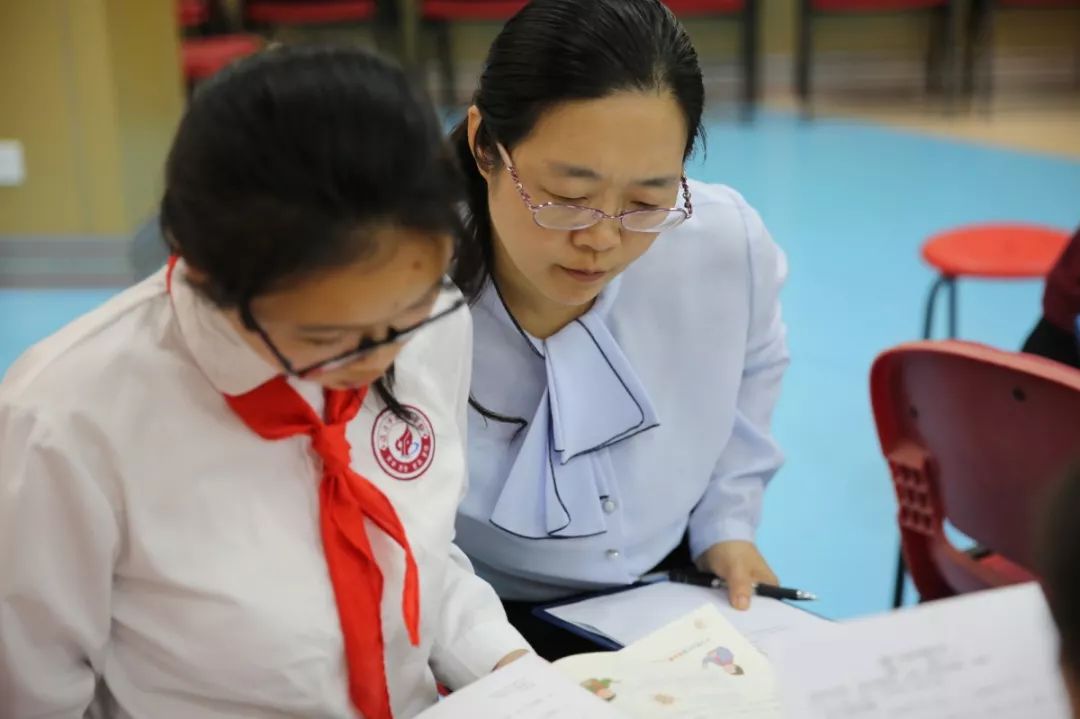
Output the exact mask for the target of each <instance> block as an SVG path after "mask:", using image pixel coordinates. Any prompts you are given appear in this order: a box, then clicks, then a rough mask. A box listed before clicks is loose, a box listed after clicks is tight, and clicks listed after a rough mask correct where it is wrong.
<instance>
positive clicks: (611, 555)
mask: <svg viewBox="0 0 1080 719" xmlns="http://www.w3.org/2000/svg"><path fill="white" fill-rule="evenodd" d="M605 554H606V555H607V558H608V559H618V558H619V557H621V556H622V554H621V553H620V552H619V550H618V549H609V550H607V551H606V552H605Z"/></svg>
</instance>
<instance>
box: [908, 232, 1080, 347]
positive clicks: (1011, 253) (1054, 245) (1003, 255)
mask: <svg viewBox="0 0 1080 719" xmlns="http://www.w3.org/2000/svg"><path fill="white" fill-rule="evenodd" d="M1068 242H1069V233H1068V232H1066V231H1065V230H1060V229H1057V228H1053V227H1044V226H1041V225H1028V224H1018V223H1001V224H984V225H965V226H963V227H957V228H954V229H951V230H947V231H945V232H942V233H939V234H937V235H934V236H933V237H931V238H930V239H928V240H927V241H926V243H925V244H924V245H923V248H922V256H923V259H924V260H925V261H926V262H927V263H928V264H929V265H930V266H931V267H933V268H935V269H936V270H937V271H938V273H939V274H940V276H939V277H938V279H937V280H936V281H935V282H934V284H933V286H932V287H931V288H930V294H929V296H928V297H927V300H926V319H925V322H924V325H923V338H924V339H930V337H931V336H932V332H933V323H934V309H935V305H936V303H937V297H938V294H939V293H940V291H941V290H942V289H943V288H944V289H947V290H948V293H949V315H948V317H949V337H950V338H955V337H956V336H957V312H958V309H959V308H958V306H957V287H956V283H957V280H959V279H963V278H969V279H997V280H1002V279H1004V280H1017V279H1041V278H1043V277H1046V275H1047V274H1048V273H1049V272H1050V268H1051V267H1053V266H1054V263H1055V262H1057V259H1058V257H1060V256H1061V253H1062V252H1063V251H1064V250H1065V246H1066V245H1067V244H1068Z"/></svg>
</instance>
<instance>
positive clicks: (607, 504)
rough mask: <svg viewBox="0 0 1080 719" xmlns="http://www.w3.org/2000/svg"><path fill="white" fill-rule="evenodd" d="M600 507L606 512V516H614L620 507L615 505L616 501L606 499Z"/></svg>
mask: <svg viewBox="0 0 1080 719" xmlns="http://www.w3.org/2000/svg"><path fill="white" fill-rule="evenodd" d="M600 507H601V508H602V509H603V510H604V514H612V513H614V512H615V510H616V509H618V508H619V505H617V504H615V500H614V499H605V500H604V503H603V504H601V505H600Z"/></svg>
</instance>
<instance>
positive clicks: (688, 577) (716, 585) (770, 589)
mask: <svg viewBox="0 0 1080 719" xmlns="http://www.w3.org/2000/svg"><path fill="white" fill-rule="evenodd" d="M668 579H669V580H670V581H672V582H676V583H678V584H694V585H697V586H699V587H712V588H713V589H727V582H725V581H724V580H723V579H721V578H720V577H717V576H716V575H713V574H709V573H707V572H699V571H696V570H693V569H672V570H671V571H670V572H668ZM754 593H755V594H757V595H758V596H759V597H771V598H772V599H791V600H793V601H811V600H814V599H817V597H816V596H814V595H813V594H811V593H810V592H804V591H803V590H801V589H789V588H788V587H777V586H776V585H773V584H755V585H754Z"/></svg>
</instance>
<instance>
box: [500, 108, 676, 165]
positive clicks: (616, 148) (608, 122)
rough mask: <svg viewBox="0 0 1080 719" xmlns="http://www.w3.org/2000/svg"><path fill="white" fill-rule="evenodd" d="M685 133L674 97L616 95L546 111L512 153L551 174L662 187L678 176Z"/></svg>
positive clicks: (520, 160)
mask: <svg viewBox="0 0 1080 719" xmlns="http://www.w3.org/2000/svg"><path fill="white" fill-rule="evenodd" d="M687 132H688V130H687V129H686V122H685V119H684V118H683V115H682V113H681V111H680V109H679V105H678V103H677V102H676V101H675V100H674V98H672V97H670V96H668V95H657V94H656V93H639V92H634V93H619V94H616V95H611V96H609V97H605V98H600V99H596V100H579V101H572V102H566V103H560V104H559V105H556V106H555V107H553V108H551V109H549V110H548V111H547V112H545V113H544V114H543V115H542V116H541V118H540V119H539V121H538V122H537V124H536V126H535V127H534V129H533V131H532V132H531V133H530V134H529V136H528V137H526V138H525V140H524V141H522V142H521V143H520V144H519V145H518V147H517V148H515V150H514V153H513V154H514V160H515V162H518V163H521V164H527V165H529V167H530V169H533V170H534V171H543V172H545V173H546V174H548V175H552V176H561V177H566V178H567V179H580V180H586V181H598V180H609V179H616V178H617V179H619V180H623V181H632V182H634V183H640V184H643V185H646V186H667V185H672V184H675V183H677V181H678V178H679V176H680V175H681V174H682V170H681V167H682V160H683V152H684V150H685V148H686V137H687Z"/></svg>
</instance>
